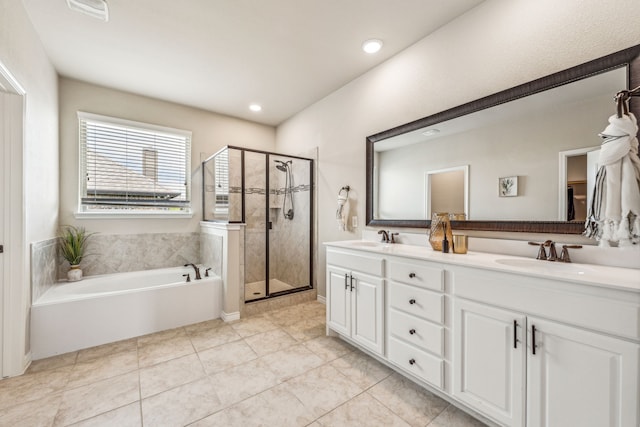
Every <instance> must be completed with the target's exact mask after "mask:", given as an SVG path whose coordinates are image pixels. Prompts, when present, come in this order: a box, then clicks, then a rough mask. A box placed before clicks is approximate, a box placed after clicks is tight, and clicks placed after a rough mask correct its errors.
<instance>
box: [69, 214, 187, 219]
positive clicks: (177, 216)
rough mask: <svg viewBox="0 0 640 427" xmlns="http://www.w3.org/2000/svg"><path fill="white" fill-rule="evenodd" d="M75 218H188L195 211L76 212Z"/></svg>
mask: <svg viewBox="0 0 640 427" xmlns="http://www.w3.org/2000/svg"><path fill="white" fill-rule="evenodd" d="M73 216H74V218H75V219H150V218H153V219H183V218H184V219H188V218H193V212H174V213H168V212H157V213H152V212H74V213H73Z"/></svg>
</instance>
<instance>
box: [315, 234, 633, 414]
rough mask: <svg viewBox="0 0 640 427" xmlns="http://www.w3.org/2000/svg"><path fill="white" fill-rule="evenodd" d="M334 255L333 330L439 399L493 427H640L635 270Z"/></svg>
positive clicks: (330, 288)
mask: <svg viewBox="0 0 640 427" xmlns="http://www.w3.org/2000/svg"><path fill="white" fill-rule="evenodd" d="M327 246H328V248H327V327H328V329H330V330H333V331H335V332H338V333H339V334H340V335H342V336H343V337H344V338H346V339H347V340H349V341H350V342H352V343H354V344H357V345H358V346H360V347H362V348H363V349H364V350H367V351H369V352H370V353H371V354H372V355H374V356H376V357H377V359H378V360H380V361H382V362H383V363H385V364H387V365H388V366H390V367H392V368H394V369H395V370H397V371H398V372H401V373H403V374H405V375H406V376H407V377H409V378H411V379H412V380H414V381H416V382H417V383H419V384H421V385H422V386H424V387H426V388H428V389H429V390H431V391H432V392H434V393H436V394H438V395H439V396H442V397H443V398H445V399H447V400H449V401H451V402H453V403H455V404H458V405H460V406H463V407H466V408H468V409H469V410H471V411H474V412H475V413H476V414H480V415H481V416H484V421H486V422H489V423H490V424H491V423H493V424H492V425H500V426H509V427H543V426H544V427H565V426H580V427H630V426H634V427H635V426H639V425H640V407H639V404H638V402H640V284H638V282H637V275H636V274H634V271H629V270H626V271H623V270H625V269H617V270H616V269H607V268H604V267H602V268H600V267H595V266H585V267H587V270H586V271H584V272H583V271H581V270H580V268H582V267H580V266H577V265H569V266H562V265H555V266H552V265H550V264H542V265H540V268H538V264H536V261H532V262H531V263H525V262H524V261H527V260H524V259H522V258H514V257H509V260H508V261H510V262H512V264H513V265H531V264H532V265H533V267H532V268H531V269H530V270H527V271H523V269H522V268H521V267H513V266H510V265H509V264H508V263H505V259H504V257H505V256H495V255H491V254H480V253H475V254H473V255H471V256H450V254H441V253H438V252H434V251H431V250H430V248H420V247H413V248H412V247H408V245H380V244H375V243H373V244H371V245H368V246H367V245H364V244H362V243H361V242H360V243H359V244H358V246H359V248H357V249H356V248H355V246H356V245H355V244H354V245H353V247H351V246H350V245H349V243H348V242H336V243H334V244H329V245H327ZM365 247H366V248H367V249H364V248H365ZM414 248H415V249H414ZM405 254H406V255H405ZM497 261H501V262H497ZM515 261H517V262H515ZM537 268H538V269H537ZM557 272H562V273H557ZM480 415H478V416H480Z"/></svg>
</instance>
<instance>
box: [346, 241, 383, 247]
mask: <svg viewBox="0 0 640 427" xmlns="http://www.w3.org/2000/svg"><path fill="white" fill-rule="evenodd" d="M349 244H350V245H351V246H359V247H361V248H377V247H380V246H383V243H378V242H370V241H367V240H358V241H356V242H351V243H349Z"/></svg>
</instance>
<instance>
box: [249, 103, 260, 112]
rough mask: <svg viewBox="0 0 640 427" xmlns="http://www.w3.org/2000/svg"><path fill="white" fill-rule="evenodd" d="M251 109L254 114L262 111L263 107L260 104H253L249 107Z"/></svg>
mask: <svg viewBox="0 0 640 427" xmlns="http://www.w3.org/2000/svg"><path fill="white" fill-rule="evenodd" d="M249 109H250V110H251V111H254V112H256V113H257V112H258V111H262V106H261V105H260V104H251V105H249Z"/></svg>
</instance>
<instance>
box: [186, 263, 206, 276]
mask: <svg viewBox="0 0 640 427" xmlns="http://www.w3.org/2000/svg"><path fill="white" fill-rule="evenodd" d="M184 266H185V267H188V266H191V267H193V269H194V270H195V271H196V280H200V279H202V277H200V269H199V268H198V266H197V265H195V264H185V265H184Z"/></svg>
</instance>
